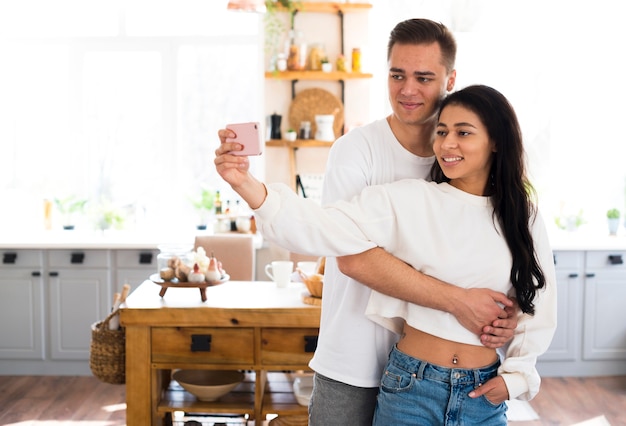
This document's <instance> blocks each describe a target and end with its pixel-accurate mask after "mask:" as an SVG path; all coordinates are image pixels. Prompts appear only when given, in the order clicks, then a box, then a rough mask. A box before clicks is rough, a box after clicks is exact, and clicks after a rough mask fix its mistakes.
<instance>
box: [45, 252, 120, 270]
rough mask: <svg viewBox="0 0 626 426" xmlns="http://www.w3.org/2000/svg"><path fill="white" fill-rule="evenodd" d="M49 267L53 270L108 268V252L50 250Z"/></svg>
mask: <svg viewBox="0 0 626 426" xmlns="http://www.w3.org/2000/svg"><path fill="white" fill-rule="evenodd" d="M48 265H49V266H50V267H53V268H59V267H60V268H63V267H72V268H75V267H84V268H108V267H109V252H108V251H107V250H81V249H75V250H48Z"/></svg>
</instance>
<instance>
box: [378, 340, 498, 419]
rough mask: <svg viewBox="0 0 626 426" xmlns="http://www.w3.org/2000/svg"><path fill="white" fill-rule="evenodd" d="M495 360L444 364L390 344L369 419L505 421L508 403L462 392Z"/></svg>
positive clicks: (489, 372) (492, 370) (493, 369)
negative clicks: (472, 364) (481, 364)
mask: <svg viewBox="0 0 626 426" xmlns="http://www.w3.org/2000/svg"><path fill="white" fill-rule="evenodd" d="M499 366H500V361H496V363H494V364H493V365H490V366H488V367H485V368H478V369H469V370H466V369H461V368H446V367H440V366H438V365H435V364H429V363H427V362H424V361H421V360H419V359H417V358H413V357H411V356H409V355H407V354H405V353H403V352H401V351H399V350H398V349H397V348H396V347H395V346H394V348H393V349H392V350H391V354H390V355H389V361H388V362H387V366H386V368H385V371H384V373H383V377H382V379H381V387H380V392H379V393H378V400H377V404H376V411H375V414H374V425H379V426H389V425H394V426H400V425H446V426H467V425H481V426H501V425H502V426H506V424H507V420H506V410H507V406H506V404H505V403H504V402H503V403H501V404H499V405H494V404H492V403H491V402H490V401H489V400H488V399H487V398H485V397H484V396H481V397H478V398H476V399H472V398H470V397H469V396H467V394H468V393H469V392H470V391H472V390H473V389H474V388H476V387H478V386H479V385H480V384H482V383H485V382H486V381H487V380H489V379H491V378H492V377H495V376H496V375H497V372H498V367H499Z"/></svg>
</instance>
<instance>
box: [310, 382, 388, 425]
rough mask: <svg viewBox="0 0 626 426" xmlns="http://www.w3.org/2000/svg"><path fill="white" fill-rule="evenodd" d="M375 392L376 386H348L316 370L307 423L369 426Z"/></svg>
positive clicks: (372, 414)
mask: <svg viewBox="0 0 626 426" xmlns="http://www.w3.org/2000/svg"><path fill="white" fill-rule="evenodd" d="M376 395H378V388H360V387H357V386H351V385H348V384H346V383H342V382H338V381H337V380H333V379H330V378H328V377H326V376H322V375H321V374H318V373H315V378H314V380H313V393H312V394H311V401H310V402H309V426H371V425H372V417H373V416H374V408H375V407H376ZM387 426H389V425H387Z"/></svg>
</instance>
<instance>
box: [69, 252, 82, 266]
mask: <svg viewBox="0 0 626 426" xmlns="http://www.w3.org/2000/svg"><path fill="white" fill-rule="evenodd" d="M84 261H85V253H82V252H78V253H72V256H71V258H70V263H72V264H81V263H83V262H84Z"/></svg>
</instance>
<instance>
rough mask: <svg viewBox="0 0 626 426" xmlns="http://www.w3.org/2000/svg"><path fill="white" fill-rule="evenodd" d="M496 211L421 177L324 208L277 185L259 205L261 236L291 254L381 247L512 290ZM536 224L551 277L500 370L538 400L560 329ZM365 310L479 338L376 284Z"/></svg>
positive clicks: (458, 276) (537, 224) (461, 278)
mask: <svg viewBox="0 0 626 426" xmlns="http://www.w3.org/2000/svg"><path fill="white" fill-rule="evenodd" d="M492 213H493V208H492V206H491V203H490V200H489V198H488V197H479V196H474V195H471V194H468V193H465V192H463V191H460V190H458V189H456V188H454V187H452V186H451V185H449V184H446V183H442V184H435V183H432V182H426V181H424V180H420V179H406V180H402V181H398V182H395V183H391V184H386V185H378V186H371V187H367V188H365V189H364V190H363V192H362V193H361V194H360V195H359V196H357V197H355V198H353V199H352V200H351V201H350V202H346V201H339V202H336V203H334V204H332V205H329V206H326V207H325V208H322V207H320V206H318V205H317V204H315V203H314V202H311V201H309V200H306V199H302V198H299V197H298V196H297V195H296V194H295V193H294V192H293V191H291V190H290V189H289V188H288V187H287V186H285V185H282V184H275V185H271V186H270V187H269V188H268V196H267V199H266V201H265V202H264V204H263V205H262V206H261V207H260V208H259V209H257V211H256V215H257V217H258V219H259V226H260V231H261V232H262V234H263V236H264V237H265V238H267V239H269V240H271V241H274V242H275V243H277V244H280V245H281V246H283V247H285V248H287V249H289V250H292V251H297V252H300V253H310V254H319V255H326V256H343V255H349V254H355V253H361V252H363V251H365V250H369V249H371V248H373V247H376V246H380V247H382V248H384V249H385V250H387V251H389V252H390V253H392V254H394V255H395V256H397V257H398V258H400V259H402V260H403V261H405V262H407V263H408V264H410V265H412V266H413V267H414V268H416V269H418V270H420V271H422V272H424V273H426V274H429V275H432V276H434V277H436V278H439V279H441V280H444V281H446V282H449V283H453V284H455V285H458V286H461V287H464V288H472V287H485V286H486V285H489V287H490V288H492V289H494V290H497V291H501V292H503V293H509V294H514V291H513V290H512V286H511V283H510V281H509V275H510V270H511V255H510V252H509V249H508V246H507V244H506V241H505V240H504V238H503V236H502V235H501V233H500V232H499V227H498V225H497V223H495V222H494V218H493V216H492ZM530 226H531V232H532V236H533V240H534V243H535V250H536V252H537V258H538V260H539V262H540V264H541V267H542V268H543V271H544V273H545V276H546V281H547V283H546V287H545V288H544V289H543V290H541V291H539V293H538V297H537V298H536V299H535V307H536V313H535V315H534V316H530V315H520V317H519V319H518V321H519V323H518V328H517V329H516V332H515V336H514V338H513V340H512V341H511V343H510V345H509V346H508V348H507V351H506V357H505V359H504V360H503V362H502V365H501V367H500V369H499V374H500V375H501V376H502V377H503V379H504V380H505V382H506V385H507V389H508V391H509V396H510V398H511V399H513V398H519V399H531V398H533V397H534V396H535V395H536V393H537V392H538V391H539V385H540V378H539V375H538V373H537V371H536V368H535V364H536V360H537V357H538V356H539V355H541V354H542V353H543V352H545V351H546V350H547V348H548V346H549V344H550V341H551V340H552V336H553V334H554V330H555V328H556V279H555V274H554V265H553V258H552V251H551V248H550V244H549V241H548V237H547V234H546V230H545V226H544V223H543V220H542V218H541V216H540V215H538V216H537V218H536V220H534V221H532V222H531V224H530ZM366 313H367V315H368V316H369V317H370V318H372V319H373V320H375V321H377V322H379V323H381V324H383V325H384V326H385V327H387V328H389V329H393V330H395V331H399V330H400V329H401V324H402V321H403V320H406V321H407V322H408V323H409V324H410V325H411V326H412V327H414V328H417V329H419V330H422V331H424V332H426V333H430V334H433V335H436V336H438V337H441V338H443V339H447V340H452V341H458V342H462V343H467V344H473V345H480V341H479V339H478V337H477V336H476V335H474V334H473V333H471V332H469V331H468V330H466V329H465V328H464V327H462V326H461V325H460V324H459V323H458V322H457V321H456V319H455V318H454V317H453V316H452V315H450V314H448V313H445V312H442V311H437V310H433V309H430V308H424V307H421V306H418V305H414V304H411V303H407V302H403V301H401V300H397V299H394V298H391V297H388V296H385V295H382V294H380V293H378V292H375V291H372V292H371V296H370V299H369V303H368V305H367V311H366ZM398 318H401V319H402V320H401V321H398V320H397V319H398Z"/></svg>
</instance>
